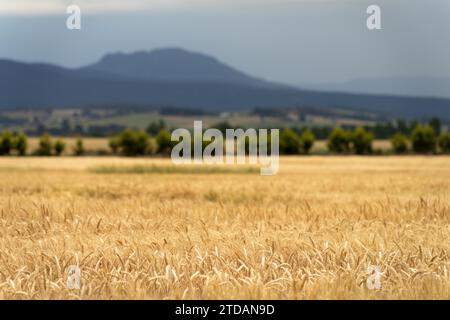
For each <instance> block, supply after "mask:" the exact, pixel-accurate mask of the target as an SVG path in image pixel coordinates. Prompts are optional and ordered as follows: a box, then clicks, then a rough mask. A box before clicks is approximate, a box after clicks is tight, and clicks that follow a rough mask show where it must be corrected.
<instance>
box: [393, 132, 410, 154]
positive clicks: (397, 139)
mask: <svg viewBox="0 0 450 320" xmlns="http://www.w3.org/2000/svg"><path fill="white" fill-rule="evenodd" d="M391 145H392V149H393V150H394V152H395V153H398V154H402V153H406V152H407V151H408V138H407V137H406V136H405V135H404V134H402V133H396V134H395V135H393V136H392V137H391Z"/></svg>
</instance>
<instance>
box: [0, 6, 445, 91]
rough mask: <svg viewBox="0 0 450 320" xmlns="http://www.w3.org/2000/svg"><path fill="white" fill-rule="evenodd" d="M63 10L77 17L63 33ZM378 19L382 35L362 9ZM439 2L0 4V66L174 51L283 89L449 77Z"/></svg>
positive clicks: (77, 62) (72, 62)
mask: <svg viewBox="0 0 450 320" xmlns="http://www.w3.org/2000/svg"><path fill="white" fill-rule="evenodd" d="M68 4H78V5H79V6H80V7H81V9H82V12H83V16H82V30H81V31H69V30H67V29H66V25H65V21H66V18H67V15H66V13H65V9H66V7H67V5H68ZM370 4H378V5H380V7H381V9H382V27H383V29H382V30H378V31H369V30H367V28H366V18H367V14H366V9H367V7H368V6H369V5H370ZM449 35H450V1H449V0H432V1H430V0H371V1H366V0H127V1H123V0H120V1H119V0H84V1H76V0H74V1H64V0H0V58H11V59H16V60H21V61H39V62H51V63H57V64H61V65H64V66H70V67H77V66H81V65H84V64H88V63H92V62H94V61H96V60H98V59H100V57H101V56H102V55H104V54H105V53H107V52H117V51H124V52H132V51H136V50H151V49H154V48H160V47H183V48H186V49H189V50H193V51H199V52H203V53H207V54H210V55H213V56H215V57H217V58H218V59H219V60H221V61H223V62H226V63H227V64H230V65H232V66H234V67H236V68H238V69H240V70H243V71H245V72H247V73H250V74H252V75H256V76H261V77H264V78H266V79H270V80H276V81H282V82H287V83H293V84H303V83H316V82H340V81H346V80H351V79H354V78H360V77H384V76H435V77H450V41H449V39H450V36H449Z"/></svg>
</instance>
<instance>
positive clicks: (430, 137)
mask: <svg viewBox="0 0 450 320" xmlns="http://www.w3.org/2000/svg"><path fill="white" fill-rule="evenodd" d="M436 140H437V139H436V133H435V132H434V130H433V128H432V127H430V126H426V127H424V126H421V125H417V126H416V128H415V129H414V130H413V132H412V134H411V142H412V148H413V150H414V152H417V153H432V152H435V151H436V143H437V141H436Z"/></svg>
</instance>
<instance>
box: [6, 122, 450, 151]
mask: <svg viewBox="0 0 450 320" xmlns="http://www.w3.org/2000/svg"><path fill="white" fill-rule="evenodd" d="M218 129H223V130H225V128H218ZM374 139H375V135H374V134H373V132H371V131H369V130H367V129H366V128H364V127H357V128H355V129H353V130H351V129H345V128H341V127H336V128H334V129H332V131H331V133H330V134H329V136H328V137H327V149H328V152H329V153H332V154H358V155H364V154H367V155H369V154H374V153H379V151H377V150H374V148H373V142H374ZM315 142H316V136H315V135H314V133H313V132H312V131H311V130H309V129H304V130H302V131H300V132H298V131H296V130H294V129H291V128H285V129H283V130H281V132H280V144H279V145H280V154H282V155H301V154H310V153H311V150H312V148H313V146H314V144H315ZM177 143H178V142H175V141H171V134H170V132H169V131H168V130H167V129H166V127H165V125H164V123H162V122H159V123H153V124H151V125H150V126H149V128H148V130H147V131H143V130H132V129H125V130H124V131H122V132H121V133H120V134H118V135H115V136H113V137H111V138H110V139H109V148H110V150H111V153H112V154H115V155H123V156H129V157H130V156H145V155H154V154H157V155H169V154H170V152H171V150H172V148H173V147H174V145H175V144H177ZM192 143H193V142H192ZM209 143H210V141H204V142H203V146H204V147H206V146H207V145H208V144H209ZM248 143H249V141H246V144H248ZM390 143H391V152H392V153H395V154H407V153H415V154H438V153H442V154H449V153H450V132H446V133H440V134H438V133H437V132H436V129H435V128H433V126H431V125H420V124H417V125H416V127H415V128H414V129H413V130H412V132H411V134H409V135H406V134H404V133H402V132H396V133H394V134H393V135H392V136H391V137H390ZM270 147H271V141H270V137H269V139H268V150H269V151H270ZM27 149H28V137H27V136H26V135H25V134H24V133H23V132H10V131H8V130H5V131H3V132H2V133H1V134H0V155H2V156H6V155H18V156H25V155H26V154H27ZM66 151H68V150H67V145H66V143H65V142H64V141H63V140H62V139H60V138H58V139H55V140H54V139H53V138H52V137H51V136H50V135H49V134H47V133H45V134H43V135H41V136H40V138H39V142H38V146H37V149H36V150H34V151H33V152H32V153H31V155H36V156H60V155H62V154H63V153H65V152H66ZM70 151H71V154H72V155H75V156H82V155H84V154H86V150H85V148H84V142H83V140H82V139H81V138H78V139H77V140H76V142H75V146H73V147H72V150H69V152H70Z"/></svg>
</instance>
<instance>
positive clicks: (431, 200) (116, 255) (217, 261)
mask: <svg viewBox="0 0 450 320" xmlns="http://www.w3.org/2000/svg"><path fill="white" fill-rule="evenodd" d="M136 166H141V167H140V168H142V167H146V168H147V170H135V171H133V170H134V169H133V168H136ZM170 166H171V164H170V162H169V160H163V159H121V158H107V157H104V158H94V157H82V158H71V157H63V158H25V159H19V158H13V157H11V158H2V159H0V177H1V179H0V208H1V209H0V298H1V299H450V253H449V249H450V157H444V156H442V157H419V156H417V157H331V156H330V157H320V156H313V157H292V158H282V159H281V167H280V172H279V174H278V175H276V176H273V177H263V176H260V175H259V173H258V171H255V170H234V168H230V169H226V170H217V171H215V170H214V169H212V170H208V171H202V170H198V171H196V169H195V170H187V171H182V170H178V169H173V170H165V168H167V167H170ZM124 168H128V169H127V170H123V169H124ZM70 265H77V266H79V268H80V270H81V288H80V289H79V290H78V289H72V290H71V289H68V288H67V286H66V278H67V274H66V271H67V268H68V267H69V266H70ZM370 265H374V266H377V267H379V268H380V270H381V272H382V276H381V279H380V281H381V287H380V289H378V290H370V289H369V288H368V286H367V279H368V277H369V274H368V272H367V269H368V266H370Z"/></svg>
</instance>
